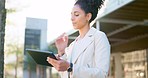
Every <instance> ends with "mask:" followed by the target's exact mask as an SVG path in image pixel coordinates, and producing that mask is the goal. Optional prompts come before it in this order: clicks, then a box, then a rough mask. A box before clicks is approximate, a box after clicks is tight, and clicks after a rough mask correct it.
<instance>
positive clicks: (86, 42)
mask: <svg viewBox="0 0 148 78" xmlns="http://www.w3.org/2000/svg"><path fill="white" fill-rule="evenodd" d="M95 31H96V29H95V28H93V27H92V28H90V30H89V31H88V32H87V34H86V35H85V36H84V38H83V40H82V42H81V46H79V48H80V49H79V52H78V54H77V55H76V56H73V57H74V58H73V59H72V62H73V63H76V61H77V59H78V58H79V56H80V55H81V54H82V53H83V52H84V51H85V50H86V48H87V47H88V45H89V44H90V43H91V42H92V41H93V40H94V38H93V35H94V33H95ZM75 42H76V41H75Z"/></svg>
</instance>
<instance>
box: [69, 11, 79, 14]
mask: <svg viewBox="0 0 148 78" xmlns="http://www.w3.org/2000/svg"><path fill="white" fill-rule="evenodd" d="M74 13H80V12H79V11H74ZM71 14H72V12H71Z"/></svg>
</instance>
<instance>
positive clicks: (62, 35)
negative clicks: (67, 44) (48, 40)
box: [57, 32, 65, 39]
mask: <svg viewBox="0 0 148 78" xmlns="http://www.w3.org/2000/svg"><path fill="white" fill-rule="evenodd" d="M64 35H65V32H64V33H62V34H61V35H60V36H59V37H58V38H57V39H61V38H62V37H64Z"/></svg>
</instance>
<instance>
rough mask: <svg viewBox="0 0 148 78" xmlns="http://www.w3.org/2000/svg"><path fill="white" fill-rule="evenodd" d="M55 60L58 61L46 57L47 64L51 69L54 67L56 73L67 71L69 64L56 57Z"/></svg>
mask: <svg viewBox="0 0 148 78" xmlns="http://www.w3.org/2000/svg"><path fill="white" fill-rule="evenodd" d="M57 59H58V60H55V59H52V58H50V57H47V61H48V63H50V64H51V65H53V67H55V69H56V70H58V71H67V69H68V68H69V66H70V64H69V62H67V61H65V60H62V59H60V58H59V57H57Z"/></svg>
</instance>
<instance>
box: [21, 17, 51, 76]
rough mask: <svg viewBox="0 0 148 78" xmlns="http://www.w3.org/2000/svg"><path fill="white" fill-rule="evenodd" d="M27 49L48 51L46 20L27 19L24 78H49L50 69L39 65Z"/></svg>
mask: <svg viewBox="0 0 148 78" xmlns="http://www.w3.org/2000/svg"><path fill="white" fill-rule="evenodd" d="M26 49H36V50H44V51H45V50H48V45H47V20H46V19H37V18H27V19H26V29H25V46H24V57H25V58H24V69H23V71H24V72H23V78H49V77H50V68H47V67H46V66H41V65H37V64H36V63H35V61H34V60H33V59H32V58H31V57H30V56H29V54H28V53H27V52H26Z"/></svg>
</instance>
